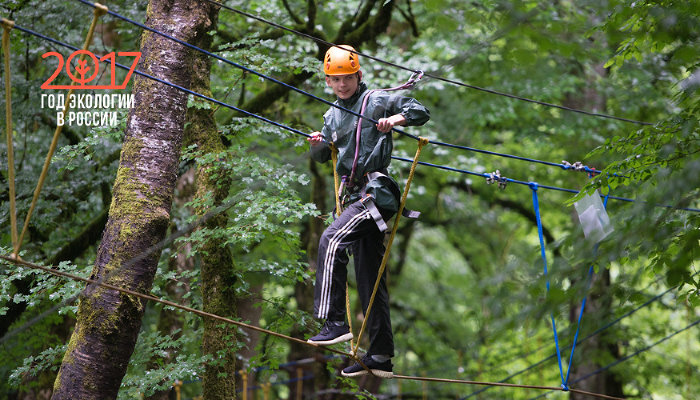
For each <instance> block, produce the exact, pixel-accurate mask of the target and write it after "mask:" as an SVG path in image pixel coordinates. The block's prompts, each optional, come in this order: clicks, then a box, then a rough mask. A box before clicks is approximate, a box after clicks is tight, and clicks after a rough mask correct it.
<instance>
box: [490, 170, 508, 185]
mask: <svg viewBox="0 0 700 400" xmlns="http://www.w3.org/2000/svg"><path fill="white" fill-rule="evenodd" d="M486 183H487V184H489V185H490V184H492V183H498V188H499V189H505V188H506V185H507V184H508V178H506V177H505V176H501V171H499V170H496V172H491V173H489V174H488V176H487V177H486Z"/></svg>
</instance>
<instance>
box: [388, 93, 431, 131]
mask: <svg viewBox="0 0 700 400" xmlns="http://www.w3.org/2000/svg"><path fill="white" fill-rule="evenodd" d="M388 111H389V113H391V114H392V115H393V114H401V115H403V117H404V118H406V125H407V126H421V125H423V124H425V123H426V122H428V120H429V119H430V110H428V109H427V108H425V106H423V105H422V104H421V103H419V102H418V100H416V99H414V98H411V97H404V96H400V95H396V94H394V95H392V96H391V97H390V98H389V104H388Z"/></svg>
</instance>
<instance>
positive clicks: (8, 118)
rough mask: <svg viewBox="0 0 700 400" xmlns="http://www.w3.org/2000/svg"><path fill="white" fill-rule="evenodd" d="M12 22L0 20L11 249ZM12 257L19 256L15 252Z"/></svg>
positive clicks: (13, 208) (14, 211) (13, 230)
mask: <svg viewBox="0 0 700 400" xmlns="http://www.w3.org/2000/svg"><path fill="white" fill-rule="evenodd" d="M14 26H15V23H14V21H9V20H6V19H5V18H3V19H2V28H3V30H2V52H3V56H4V58H5V134H6V135H7V176H8V180H9V181H10V230H11V236H12V247H13V248H14V247H16V246H17V242H18V240H17V209H16V206H15V151H14V146H13V144H12V84H11V80H10V79H11V74H10V31H11V30H12V28H13V27H14ZM13 256H14V257H18V256H19V254H17V252H15V253H14V254H13Z"/></svg>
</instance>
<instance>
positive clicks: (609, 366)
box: [530, 319, 700, 400]
mask: <svg viewBox="0 0 700 400" xmlns="http://www.w3.org/2000/svg"><path fill="white" fill-rule="evenodd" d="M698 324H700V319H698V320H696V321H695V322H691V323H690V324H688V325H686V326H685V327H684V328H681V329H679V330H677V331H675V332H673V333H671V334H669V335H667V336H665V337H663V338H661V339H659V340H657V341H656V342H654V343H653V344H650V345H648V346H644V347H642V348H641V349H639V350H637V351H635V352H634V353H632V354H630V355H627V356H624V357H622V358H620V359H617V360H615V361H613V362H611V363H610V364H608V365H606V366H604V367H601V368H598V369H597V370H595V371H593V372H590V373H588V374H586V375H584V376H582V377H580V378H578V379H576V380H575V381H574V382H573V383H578V382H582V381H584V380H586V379H588V378H590V377H592V376H595V375H598V374H599V373H601V372H604V371H607V370H609V369H610V368H612V367H614V366H616V365H618V364H620V363H622V362H625V361H627V360H629V359H630V358H633V357H635V356H638V355H639V354H641V353H644V352H645V351H648V350H650V349H652V348H654V347H656V346H658V345H660V344H661V343H663V342H665V341H667V340H669V339H671V338H672V337H674V336H676V335H678V334H680V333H683V332H685V331H687V330H688V329H690V328H692V327H694V326H695V325H698ZM549 393H551V391H550V392H547V393H543V394H541V395H539V396H537V397H533V398H531V399H530V400H535V399H539V398H542V397H545V396H547V395H548V394H549Z"/></svg>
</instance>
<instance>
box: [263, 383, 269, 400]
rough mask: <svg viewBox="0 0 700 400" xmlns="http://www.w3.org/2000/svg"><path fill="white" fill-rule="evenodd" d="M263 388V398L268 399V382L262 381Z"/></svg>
mask: <svg viewBox="0 0 700 400" xmlns="http://www.w3.org/2000/svg"><path fill="white" fill-rule="evenodd" d="M262 388H263V400H270V382H267V383H264V384H263V385H262Z"/></svg>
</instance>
